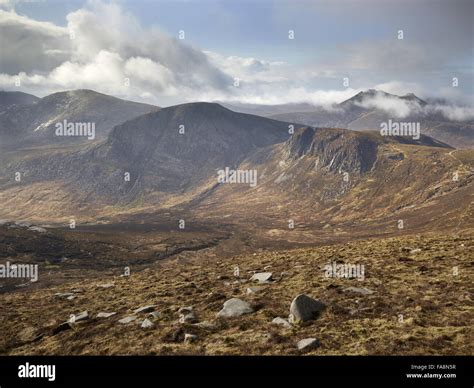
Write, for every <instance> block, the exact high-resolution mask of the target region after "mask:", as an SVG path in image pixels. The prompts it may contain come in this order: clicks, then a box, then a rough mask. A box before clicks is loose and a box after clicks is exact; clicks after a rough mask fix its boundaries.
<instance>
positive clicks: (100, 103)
mask: <svg viewBox="0 0 474 388" xmlns="http://www.w3.org/2000/svg"><path fill="white" fill-rule="evenodd" d="M3 93H4V94H3V99H4V100H13V99H15V98H17V99H18V97H15V96H16V94H11V93H16V92H3ZM27 96H28V95H27ZM23 97H24V96H23ZM158 109H159V108H158V107H156V106H153V105H148V104H142V103H137V102H132V101H126V100H121V99H119V98H116V97H112V96H108V95H105V94H101V93H97V92H94V91H92V90H74V91H67V92H59V93H54V94H51V95H49V96H46V97H43V98H41V99H36V100H35V101H34V103H33V104H22V105H14V106H11V107H10V108H9V109H8V110H6V111H4V112H3V114H1V115H0V140H2V143H4V144H5V143H6V144H8V145H10V146H15V145H16V146H32V145H39V144H42V145H52V144H58V143H59V144H74V143H78V142H87V139H86V138H85V137H58V136H56V135H55V126H56V124H57V123H63V122H64V120H66V121H67V122H70V123H94V125H95V137H96V139H103V138H105V137H106V136H107V134H108V133H109V132H110V130H111V129H112V128H113V127H114V126H115V125H117V124H120V123H123V122H124V121H127V120H130V119H132V118H134V117H137V116H140V115H142V114H144V113H149V112H152V111H156V110H158Z"/></svg>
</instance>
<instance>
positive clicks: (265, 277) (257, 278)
mask: <svg viewBox="0 0 474 388" xmlns="http://www.w3.org/2000/svg"><path fill="white" fill-rule="evenodd" d="M272 275H273V274H272V273H271V272H259V273H256V274H253V276H252V277H251V278H250V281H252V282H259V283H267V282H270V281H271V280H272Z"/></svg>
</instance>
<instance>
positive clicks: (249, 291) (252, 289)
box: [247, 287, 263, 294]
mask: <svg viewBox="0 0 474 388" xmlns="http://www.w3.org/2000/svg"><path fill="white" fill-rule="evenodd" d="M261 290H263V287H248V288H247V294H255V293H256V292H259V291H261Z"/></svg>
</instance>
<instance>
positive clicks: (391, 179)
mask: <svg viewBox="0 0 474 388" xmlns="http://www.w3.org/2000/svg"><path fill="white" fill-rule="evenodd" d="M369 93H372V92H369ZM364 98H365V96H364V94H358V95H357V96H355V97H354V98H353V99H351V100H348V101H345V102H344V103H343V104H342V106H343V109H345V110H346V111H347V112H349V113H348V114H349V116H350V115H352V116H351V117H356V118H357V117H359V118H360V117H361V115H362V113H361V112H363V110H364V109H365V108H363V107H360V106H359V105H360V101H363V100H364ZM400 98H403V99H406V100H409V101H413V102H414V103H416V104H417V105H420V106H422V105H423V104H424V102H423V101H422V100H420V99H418V98H417V97H416V96H413V95H409V96H405V97H400ZM4 100H6V98H4ZM119 111H120V114H118V112H119ZM140 111H144V112H145V113H143V112H142V113H143V114H139V112H140ZM339 114H340V113H335V114H334V115H336V116H337V115H339ZM87 117H90V119H91V120H92V119H94V118H96V119H97V128H98V132H99V138H98V139H96V140H95V141H90V142H87V141H86V140H83V141H81V142H74V141H73V142H71V143H66V142H63V143H52V144H49V145H48V143H47V139H48V138H49V137H48V136H46V135H42V136H41V135H38V136H37V133H38V132H41V133H44V134H50V135H51V134H52V133H53V132H52V130H51V128H52V126H53V125H54V123H55V120H56V119H58V118H60V119H63V118H67V119H68V120H78V119H81V120H85V119H86V118H87ZM333 117H335V116H333ZM337 117H341V118H342V117H343V116H337ZM0 118H1V119H0V120H1V121H0V123H1V125H2V126H1V127H0V128H1V132H2V133H3V134H5V133H7V135H6V138H7V139H9V140H10V143H8V144H9V146H8V147H6V149H5V152H3V153H2V155H1V157H0V164H1V165H2V172H1V173H0V200H1V201H0V202H1V205H0V210H1V212H2V214H3V215H4V217H6V218H12V219H35V220H37V221H47V222H65V220H67V219H69V218H70V217H72V216H74V217H75V218H77V219H78V220H81V221H84V222H86V221H88V222H94V221H97V220H98V219H101V220H105V221H106V222H114V220H115V221H116V220H117V219H118V217H121V219H123V218H127V217H128V218H133V217H137V215H139V217H140V219H141V220H142V222H144V221H147V222H154V221H156V216H155V214H158V213H157V212H162V211H168V212H171V213H172V214H176V217H178V216H180V217H193V218H195V219H200V220H206V219H207V220H210V221H212V222H215V221H216V220H223V219H225V220H227V221H228V222H232V223H239V224H241V225H243V226H244V227H247V226H249V223H250V224H252V225H254V227H255V226H257V225H260V226H261V227H262V228H263V229H262V230H266V231H265V232H262V233H267V236H266V237H271V234H272V233H276V234H278V232H275V231H278V230H285V229H286V230H288V225H287V223H288V220H293V221H294V222H295V223H296V224H297V228H299V230H300V231H303V230H307V229H311V230H317V231H319V232H321V231H322V233H335V232H336V231H338V232H340V233H341V234H344V233H349V230H351V231H352V232H351V233H357V232H354V230H359V231H361V232H362V231H364V232H367V233H370V231H375V230H376V231H377V232H385V231H393V230H394V229H395V230H396V226H395V225H396V222H397V220H399V219H405V220H409V221H408V222H407V225H408V227H414V225H416V227H417V228H428V227H434V225H437V226H438V227H440V228H442V227H445V226H446V225H451V226H453V227H454V226H455V225H458V224H459V222H460V220H469V219H471V220H472V219H474V217H472V212H473V209H472V206H471V198H472V195H473V188H474V184H473V180H474V174H473V166H474V155H473V152H472V150H456V149H454V148H453V147H451V146H449V145H448V144H446V143H445V142H442V141H439V140H436V139H433V138H431V137H428V136H425V135H421V137H420V139H417V140H414V139H413V138H411V137H401V136H381V135H380V134H379V133H377V132H373V131H372V132H371V131H368V132H366V131H353V130H348V129H343V128H322V127H321V126H314V127H313V126H306V125H299V124H295V123H294V122H291V121H290V122H284V121H280V120H275V119H271V118H265V117H261V116H256V115H249V114H244V113H237V112H234V111H231V110H229V109H227V108H224V107H223V106H221V105H219V104H216V103H189V104H182V105H177V106H172V107H168V108H162V109H159V108H157V107H153V106H150V105H144V104H137V103H133V102H127V101H123V100H119V99H116V98H114V97H109V96H105V95H102V94H99V93H95V92H92V91H74V92H64V93H56V94H53V95H51V96H47V97H44V98H42V99H39V100H36V101H33V102H31V100H27V102H26V103H21V102H20V103H18V104H10V105H9V106H8V107H7V108H5V109H4V110H3V111H2V113H0ZM5 120H8V122H14V123H16V125H17V126H16V129H15V130H13V131H12V127H8V126H5V124H4V123H5V122H6V121H5ZM42 120H44V121H42ZM321 120H323V119H321ZM355 121H357V120H356V119H354V120H352V121H351V123H354V122H355ZM38 127H39V128H40V129H37V130H36V131H35V129H36V128H38ZM9 131H10V132H9ZM36 136H37V137H36ZM12 144H16V146H15V147H13V146H11V145H12ZM19 144H28V145H29V147H27V148H25V147H19V146H18V145H19ZM224 170H227V171H234V172H239V171H240V172H243V173H246V172H255V175H256V179H257V182H256V185H251V184H249V182H236V184H224V183H222V182H219V181H218V179H217V177H218V172H219V171H224ZM18 173H20V176H21V180H20V181H17V180H15V177H16V176H17V174H18ZM453 177H455V178H456V179H454V178H453ZM440 214H444V215H443V219H440V218H439V215H440ZM355 225H357V226H358V227H357V228H356V229H354V226H355ZM270 231H272V232H270ZM256 233H258V232H256ZM268 233H270V234H269V235H268Z"/></svg>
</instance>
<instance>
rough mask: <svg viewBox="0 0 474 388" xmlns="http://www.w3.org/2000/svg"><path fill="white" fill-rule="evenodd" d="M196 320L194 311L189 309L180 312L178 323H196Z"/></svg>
mask: <svg viewBox="0 0 474 388" xmlns="http://www.w3.org/2000/svg"><path fill="white" fill-rule="evenodd" d="M197 321H198V319H197V316H196V314H195V313H194V311H191V312H189V313H186V314H180V316H179V322H180V323H196V322H197Z"/></svg>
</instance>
